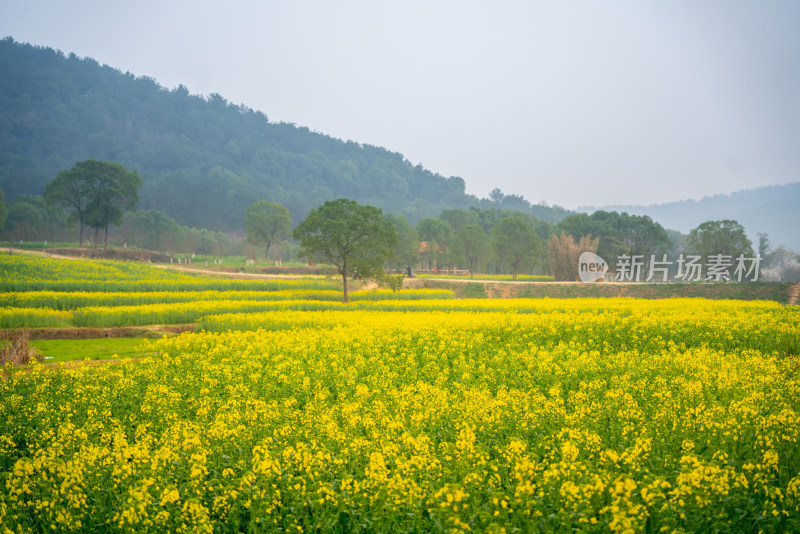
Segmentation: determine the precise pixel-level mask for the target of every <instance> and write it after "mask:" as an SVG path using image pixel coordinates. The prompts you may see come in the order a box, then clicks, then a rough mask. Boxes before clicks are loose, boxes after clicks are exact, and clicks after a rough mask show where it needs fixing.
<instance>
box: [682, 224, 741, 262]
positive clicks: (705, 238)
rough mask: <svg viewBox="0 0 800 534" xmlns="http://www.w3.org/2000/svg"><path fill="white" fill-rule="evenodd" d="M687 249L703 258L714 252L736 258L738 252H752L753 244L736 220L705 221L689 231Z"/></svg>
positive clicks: (706, 258)
mask: <svg viewBox="0 0 800 534" xmlns="http://www.w3.org/2000/svg"><path fill="white" fill-rule="evenodd" d="M688 243H689V249H690V250H691V251H692V252H694V253H696V254H699V255H701V256H702V257H703V259H704V260H708V257H709V256H711V255H714V254H723V255H726V256H732V257H733V258H736V257H737V256H738V255H739V254H747V255H752V254H753V246H752V245H751V244H750V240H749V239H748V238H747V234H746V233H745V231H744V227H743V226H742V225H741V224H739V223H738V222H736V221H732V220H730V219H724V220H722V221H706V222H704V223H702V224H700V225H699V226H698V227H697V228H695V229H693V230H692V231H691V232H689V239H688Z"/></svg>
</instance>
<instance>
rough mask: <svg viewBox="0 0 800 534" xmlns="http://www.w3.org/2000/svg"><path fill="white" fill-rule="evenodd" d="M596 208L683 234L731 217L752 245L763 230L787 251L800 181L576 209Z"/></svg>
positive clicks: (795, 241)
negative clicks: (637, 217) (662, 200)
mask: <svg viewBox="0 0 800 534" xmlns="http://www.w3.org/2000/svg"><path fill="white" fill-rule="evenodd" d="M597 209H603V210H606V211H619V212H623V211H626V212H628V213H630V214H631V215H649V216H650V217H651V218H652V219H653V220H655V221H658V222H659V223H661V225H662V226H664V227H665V228H673V229H675V230H679V231H681V232H683V233H685V234H686V233H688V232H689V231H690V230H691V229H692V228H695V227H697V225H699V224H700V223H702V222H705V221H709V220H721V219H734V220H736V221H738V222H739V223H741V224H742V226H744V228H745V230H746V231H747V233H748V235H749V237H750V239H751V240H752V241H753V243H754V244H757V243H758V236H757V234H758V233H762V232H763V233H766V234H768V235H769V238H770V242H771V243H772V245H773V246H774V247H777V246H779V245H783V246H785V247H788V248H789V249H791V250H800V231H798V225H800V215H798V214H800V182H792V183H789V184H784V185H772V186H766V187H759V188H756V189H747V190H744V191H737V192H735V193H731V194H729V195H714V196H710V197H704V198H702V199H700V200H682V201H680V202H669V203H666V204H655V205H651V206H631V205H620V206H604V207H602V208H597V207H583V208H578V211H582V212H586V213H592V212H593V211H595V210H597Z"/></svg>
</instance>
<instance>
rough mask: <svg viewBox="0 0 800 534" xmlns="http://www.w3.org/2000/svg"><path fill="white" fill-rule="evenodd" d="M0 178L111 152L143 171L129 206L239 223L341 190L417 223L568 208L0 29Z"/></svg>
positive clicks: (28, 182)
mask: <svg viewBox="0 0 800 534" xmlns="http://www.w3.org/2000/svg"><path fill="white" fill-rule="evenodd" d="M0 73H2V74H1V75H0V187H2V188H3V190H4V191H5V193H6V202H10V201H12V200H13V199H14V198H15V197H16V196H17V195H19V194H33V195H38V194H41V193H42V191H43V189H44V185H45V184H46V183H47V182H49V181H51V180H53V179H54V178H55V176H56V175H57V174H58V172H60V171H62V170H65V169H68V168H71V167H72V166H73V165H74V164H75V163H77V162H79V161H83V160H86V159H98V160H109V161H116V162H118V163H120V164H122V165H123V166H124V167H126V168H128V169H130V170H135V171H137V172H138V173H139V174H140V176H141V177H142V180H143V183H144V185H143V188H142V191H141V193H140V200H139V203H138V205H137V208H138V209H158V210H161V211H163V212H165V213H167V214H168V215H169V216H171V217H173V218H175V219H176V220H177V221H178V222H179V223H181V224H184V225H187V226H194V227H197V228H208V229H211V230H225V231H237V230H241V229H242V227H243V219H244V212H245V209H246V207H247V206H248V205H250V204H252V203H253V202H255V201H257V200H269V201H272V202H278V203H280V204H283V205H284V206H286V207H287V208H289V211H290V212H291V215H292V219H293V221H294V223H295V224H297V223H298V222H300V221H301V220H302V219H303V218H305V215H306V214H307V213H308V212H309V211H310V210H311V209H312V208H314V207H316V206H318V205H320V204H322V203H323V202H324V201H326V200H331V199H334V198H340V197H346V198H350V199H353V200H357V201H358V202H361V203H368V204H372V205H375V206H378V207H380V208H382V209H384V210H385V211H387V212H389V213H394V214H397V215H404V216H406V218H407V219H408V220H409V222H410V223H412V224H415V223H416V222H417V221H418V220H419V219H421V218H423V217H436V216H438V215H439V213H440V212H441V211H442V210H444V209H451V208H465V207H468V206H479V207H483V208H491V207H499V208H513V209H519V210H522V211H525V212H527V213H530V214H532V215H535V216H536V217H538V218H540V219H543V220H546V221H549V222H558V221H559V220H561V219H562V218H564V217H565V216H566V215H568V214H569V213H571V212H569V211H567V210H565V209H563V208H558V207H551V206H547V205H541V204H535V205H531V204H530V203H529V202H528V201H527V200H525V199H523V198H522V197H520V196H518V195H508V196H506V197H505V198H503V202H502V203H498V202H493V201H491V200H488V199H479V198H477V197H475V196H473V195H468V194H466V193H465V184H464V180H463V179H461V178H459V177H455V176H451V177H443V176H441V175H439V174H436V173H433V172H431V171H429V170H427V169H425V168H423V167H422V166H421V165H416V166H414V165H412V164H411V163H410V162H409V161H408V160H406V159H405V158H404V157H403V155H402V154H399V153H396V152H391V151H389V150H386V149H385V148H381V147H376V146H371V145H362V144H359V143H355V142H352V141H342V140H339V139H334V138H332V137H330V136H327V135H324V134H321V133H316V132H312V131H310V130H309V129H308V128H304V127H297V126H295V125H294V124H287V123H273V122H270V121H269V120H268V118H267V116H266V115H265V114H264V113H261V112H258V111H254V110H252V109H249V108H247V107H246V106H243V105H234V104H232V103H230V102H227V101H226V100H225V98H223V97H222V96H220V95H218V94H212V95H210V96H209V97H201V96H197V95H190V94H189V91H188V89H187V88H186V87H184V86H179V87H178V88H177V89H174V90H168V89H165V88H164V87H162V86H160V85H158V83H157V82H156V81H155V80H153V79H152V78H148V77H135V76H134V75H133V74H131V73H124V74H123V73H122V72H120V71H119V70H116V69H114V68H112V67H109V66H106V65H102V66H101V65H100V64H98V63H97V62H96V61H95V60H93V59H90V58H79V57H77V56H75V55H74V54H69V55H65V54H64V53H62V52H59V51H56V50H53V49H51V48H43V47H36V46H31V45H27V44H20V43H17V42H15V41H14V40H13V39H12V38H10V37H9V38H5V39H2V40H0Z"/></svg>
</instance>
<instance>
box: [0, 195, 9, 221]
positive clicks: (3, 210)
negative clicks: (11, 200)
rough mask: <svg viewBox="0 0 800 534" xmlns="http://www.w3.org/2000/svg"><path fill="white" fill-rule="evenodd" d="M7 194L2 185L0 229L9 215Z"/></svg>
mask: <svg viewBox="0 0 800 534" xmlns="http://www.w3.org/2000/svg"><path fill="white" fill-rule="evenodd" d="M5 200H6V194H5V193H4V192H3V188H2V187H0V230H2V229H3V224H5V222H6V216H7V215H8V208H7V207H6V202H5Z"/></svg>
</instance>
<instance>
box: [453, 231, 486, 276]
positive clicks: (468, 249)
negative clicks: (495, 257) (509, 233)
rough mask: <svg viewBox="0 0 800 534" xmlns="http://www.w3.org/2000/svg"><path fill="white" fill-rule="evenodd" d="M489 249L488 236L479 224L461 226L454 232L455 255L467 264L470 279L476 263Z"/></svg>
mask: <svg viewBox="0 0 800 534" xmlns="http://www.w3.org/2000/svg"><path fill="white" fill-rule="evenodd" d="M489 248H490V246H489V236H488V235H486V232H484V231H483V228H482V227H481V226H480V225H479V224H468V225H466V226H462V227H461V228H460V229H459V230H458V232H456V239H455V250H456V254H458V255H459V256H460V257H462V258H463V259H464V261H465V262H466V263H467V269H469V277H470V278H472V275H473V274H474V272H475V268H476V266H477V265H478V262H480V261H481V259H482V258H484V257H485V256H486V255H487V254H488V253H489Z"/></svg>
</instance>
